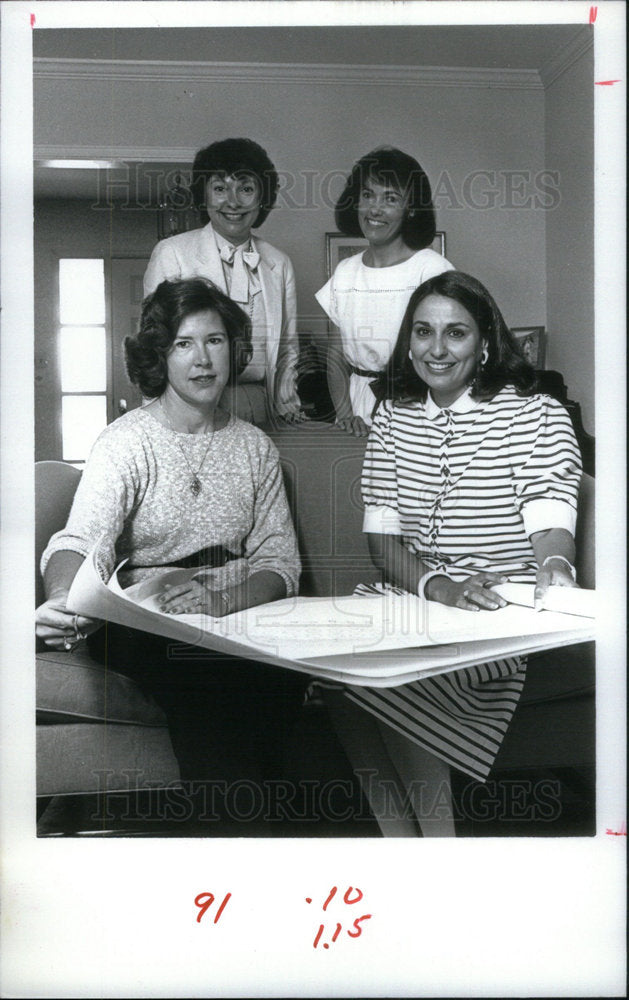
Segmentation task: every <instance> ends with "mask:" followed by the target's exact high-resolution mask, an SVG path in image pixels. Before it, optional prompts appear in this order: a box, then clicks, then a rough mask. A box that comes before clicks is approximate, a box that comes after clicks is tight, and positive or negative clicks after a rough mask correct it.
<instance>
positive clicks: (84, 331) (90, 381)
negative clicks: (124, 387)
mask: <svg viewBox="0 0 629 1000" xmlns="http://www.w3.org/2000/svg"><path fill="white" fill-rule="evenodd" d="M59 324H60V326H59V339H58V349H59V371H60V375H61V440H62V458H63V460H64V462H71V463H72V464H73V465H82V464H83V463H84V462H85V460H86V459H87V456H88V454H89V451H90V448H91V446H92V444H93V443H94V441H95V440H96V438H97V437H98V435H99V434H100V432H101V431H102V430H103V428H104V427H105V426H106V424H107V337H106V333H105V262H104V260H103V259H102V258H96V259H86V258H82V259H76V258H62V259H61V260H60V261H59Z"/></svg>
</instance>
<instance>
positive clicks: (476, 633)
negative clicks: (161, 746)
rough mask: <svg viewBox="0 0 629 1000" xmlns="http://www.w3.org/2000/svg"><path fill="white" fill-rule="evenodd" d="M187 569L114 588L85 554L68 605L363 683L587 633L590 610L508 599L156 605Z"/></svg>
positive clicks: (405, 677)
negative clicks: (463, 605)
mask: <svg viewBox="0 0 629 1000" xmlns="http://www.w3.org/2000/svg"><path fill="white" fill-rule="evenodd" d="M192 575H194V571H192V570H165V571H164V574H163V575H162V576H159V577H152V578H151V579H149V580H146V581H144V582H142V583H140V584H136V585H135V586H132V587H129V588H127V589H126V590H124V589H123V588H122V587H121V586H120V583H119V580H118V573H117V572H116V573H114V575H113V576H112V578H111V580H110V581H109V583H108V584H107V585H105V584H104V583H103V582H102V580H101V579H100V577H99V574H98V571H97V569H96V560H95V552H93V553H92V554H91V555H90V556H89V557H88V558H87V559H86V560H85V562H84V563H83V565H82V567H81V569H80V570H79V572H78V574H77V576H76V578H75V581H74V583H73V585H72V589H71V591H70V595H69V598H68V605H69V607H71V608H72V610H73V611H76V612H80V613H82V614H85V615H90V616H92V617H95V618H101V619H104V620H107V621H112V622H117V623H118V624H121V625H127V626H129V627H131V628H136V629H140V630H144V631H147V632H153V633H156V634H158V635H163V636H166V637H169V638H171V639H173V640H178V641H180V642H182V643H186V644H189V645H194V646H200V647H204V648H207V649H211V650H214V651H215V652H218V653H227V654H230V655H233V656H237V657H243V658H246V659H257V660H261V661H263V662H266V663H271V664H275V665H277V666H282V667H287V668H288V669H292V670H298V671H301V672H304V673H308V674H311V675H312V676H316V677H322V678H327V679H330V680H338V681H347V682H351V683H353V684H359V685H373V686H394V685H399V684H404V683H407V682H408V681H409V680H415V679H417V678H419V677H423V676H430V675H432V674H436V673H444V672H446V671H449V670H455V669H458V668H460V667H463V666H470V665H471V664H474V663H482V662H484V661H487V660H490V659H496V658H497V657H499V656H508V655H514V654H516V653H529V652H534V651H537V650H540V649H550V648H553V647H556V646H562V645H568V644H571V643H576V642H585V641H586V640H588V639H591V638H593V635H594V621H593V617H586V616H584V615H575V614H566V613H562V612H555V611H548V610H545V611H542V612H535V611H533V610H531V609H530V608H529V607H523V606H519V605H516V604H509V605H507V607H505V608H502V609H500V610H498V611H478V612H469V611H463V610H461V609H459V608H448V607H445V606H444V605H442V604H437V603H435V602H433V601H422V600H420V599H419V598H417V597H414V596H412V595H410V594H407V595H404V596H395V595H386V596H382V597H334V598H316V597H296V598H287V599H286V600H283V601H276V602H274V603H273V604H266V605H261V606H259V607H256V608H249V609H248V610H246V611H241V612H238V613H236V614H232V615H228V616H227V617H224V618H212V617H209V616H207V615H202V614H194V615H167V614H163V613H162V612H161V611H159V609H158V605H157V603H156V601H155V594H156V593H158V592H159V590H160V589H161V588H162V587H163V586H164V583H165V582H169V583H175V582H182V580H183V579H184V578H190V576H192ZM576 593H577V592H576V591H575V594H576ZM578 593H579V599H580V602H581V604H583V603H584V598H585V600H586V601H587V604H588V607H589V608H590V609H592V608H593V599H594V595H593V593H592V592H588V593H587V595H586V594H585V592H583V591H581V592H578ZM563 596H564V595H560V597H563ZM516 597H517V598H518V599H520V600H522V601H523V602H526V601H527V600H529V599H531V600H532V587H530V588H528V587H524V588H522V587H519V588H517V591H516V592H514V595H513V599H515V598H516ZM580 610H581V609H580Z"/></svg>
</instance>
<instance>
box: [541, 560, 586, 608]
mask: <svg viewBox="0 0 629 1000" xmlns="http://www.w3.org/2000/svg"><path fill="white" fill-rule="evenodd" d="M569 565H572V564H569V563H568V561H567V560H566V559H565V558H563V559H560V558H553V557H552V556H551V557H549V558H547V559H546V561H545V563H544V565H543V566H540V568H539V569H538V571H537V575H536V577H535V604H534V606H535V610H536V611H542V610H543V608H544V604H545V602H546V595H547V593H548V588H549V587H551V586H552V587H576V586H577V583H576V581H575V580H573V578H572V574H571V572H570V568H569Z"/></svg>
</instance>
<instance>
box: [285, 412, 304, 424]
mask: <svg viewBox="0 0 629 1000" xmlns="http://www.w3.org/2000/svg"><path fill="white" fill-rule="evenodd" d="M307 419H308V417H307V416H306V414H305V413H304V411H303V410H288V411H287V412H286V413H283V414H282V420H285V421H286V423H287V424H301V423H302V422H303V421H304V420H307Z"/></svg>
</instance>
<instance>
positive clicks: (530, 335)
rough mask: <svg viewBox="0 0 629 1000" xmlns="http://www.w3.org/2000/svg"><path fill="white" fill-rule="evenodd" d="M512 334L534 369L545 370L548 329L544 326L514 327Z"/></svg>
mask: <svg viewBox="0 0 629 1000" xmlns="http://www.w3.org/2000/svg"><path fill="white" fill-rule="evenodd" d="M511 333H512V334H513V336H514V337H515V339H516V340H517V342H518V344H519V345H520V348H521V349H522V352H523V353H524V357H525V358H526V360H527V361H528V362H529V364H531V365H533V368H536V369H543V368H544V365H545V361H546V329H545V327H543V326H514V327H512V328H511Z"/></svg>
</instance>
